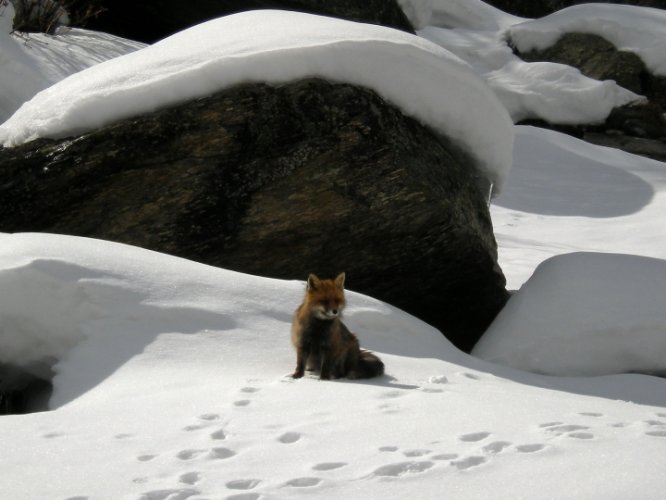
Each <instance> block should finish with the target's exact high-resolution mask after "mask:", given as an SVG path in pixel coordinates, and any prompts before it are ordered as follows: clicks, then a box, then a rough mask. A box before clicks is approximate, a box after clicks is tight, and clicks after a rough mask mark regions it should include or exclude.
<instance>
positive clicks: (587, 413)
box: [579, 411, 604, 417]
mask: <svg viewBox="0 0 666 500" xmlns="http://www.w3.org/2000/svg"><path fill="white" fill-rule="evenodd" d="M579 415H582V416H583V417H603V416H604V414H603V413H598V412H596V411H584V412H582V413H579Z"/></svg>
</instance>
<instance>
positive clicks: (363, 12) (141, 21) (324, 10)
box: [86, 0, 414, 43]
mask: <svg viewBox="0 0 666 500" xmlns="http://www.w3.org/2000/svg"><path fill="white" fill-rule="evenodd" d="M101 3H102V6H103V7H104V9H105V10H104V12H102V13H101V14H100V15H99V16H97V17H96V18H94V19H90V20H88V22H87V25H86V26H87V27H88V28H89V29H94V30H99V31H105V32H107V33H112V34H114V35H118V36H123V37H126V38H130V39H132V40H139V41H142V42H146V43H153V42H156V41H157V40H161V39H162V38H165V37H167V36H169V35H172V34H174V33H176V32H178V31H181V30H183V29H186V28H189V27H190V26H194V25H195V24H199V23H202V22H204V21H208V20H210V19H214V18H216V17H221V16H226V15H229V14H235V13H237V12H243V11H247V10H256V9H279V10H292V11H299V12H308V13H311V14H319V15H323V16H330V17H339V18H341V19H348V20H350V21H359V22H364V23H370V24H380V25H383V26H388V27H391V28H396V29H400V30H404V31H408V32H410V33H413V32H414V29H413V28H412V26H411V24H410V23H409V21H408V20H407V17H406V16H405V14H404V13H403V11H402V9H401V8H400V7H399V6H398V4H397V2H396V0H362V1H359V0H190V1H188V2H187V7H183V2H182V1H180V0H147V1H141V2H136V1H133V0H101Z"/></svg>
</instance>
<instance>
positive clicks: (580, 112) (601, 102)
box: [484, 60, 645, 125]
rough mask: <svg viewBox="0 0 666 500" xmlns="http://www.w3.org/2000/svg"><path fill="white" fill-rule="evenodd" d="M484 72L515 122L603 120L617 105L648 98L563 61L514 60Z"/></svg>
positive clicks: (598, 121)
mask: <svg viewBox="0 0 666 500" xmlns="http://www.w3.org/2000/svg"><path fill="white" fill-rule="evenodd" d="M484 76H485V77H486V79H487V82H488V85H490V87H491V88H492V89H493V90H494V91H495V92H496V94H497V97H498V98H499V99H500V100H501V101H502V103H503V104H504V105H505V106H506V108H507V110H508V111H509V113H510V114H511V117H512V118H513V120H514V121H516V122H518V121H521V120H525V119H528V118H540V119H543V120H546V121H547V122H549V123H558V124H571V125H575V124H596V123H603V121H604V120H605V119H606V118H607V117H608V115H609V114H610V112H611V111H612V110H613V109H614V108H616V107H619V106H624V105H626V104H630V103H635V102H639V101H642V100H645V98H644V97H641V96H640V95H638V94H635V93H633V92H631V91H629V90H627V89H624V88H622V87H620V86H619V85H617V84H616V83H615V82H614V81H612V80H605V81H599V80H595V79H593V78H588V77H586V76H584V75H583V74H582V73H581V72H580V71H579V70H578V69H576V68H573V67H571V66H567V65H564V64H554V63H548V62H534V63H525V62H523V61H520V60H514V61H511V62H509V63H508V64H507V65H505V66H503V67H502V68H500V69H498V70H495V71H490V72H488V73H486V74H485V75H484Z"/></svg>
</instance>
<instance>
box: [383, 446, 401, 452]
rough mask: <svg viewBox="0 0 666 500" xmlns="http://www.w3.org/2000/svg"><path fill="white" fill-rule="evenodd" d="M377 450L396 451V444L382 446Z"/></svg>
mask: <svg viewBox="0 0 666 500" xmlns="http://www.w3.org/2000/svg"><path fill="white" fill-rule="evenodd" d="M379 451H398V447H397V446H382V447H381V448H379Z"/></svg>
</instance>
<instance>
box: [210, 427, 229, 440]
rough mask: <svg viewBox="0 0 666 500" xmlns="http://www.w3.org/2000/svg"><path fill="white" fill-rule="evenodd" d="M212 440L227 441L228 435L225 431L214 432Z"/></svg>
mask: <svg viewBox="0 0 666 500" xmlns="http://www.w3.org/2000/svg"><path fill="white" fill-rule="evenodd" d="M210 438H211V439H214V440H216V441H222V440H224V439H227V434H226V433H225V432H224V429H219V430H217V431H215V432H213V433H212V434H211V435H210Z"/></svg>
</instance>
